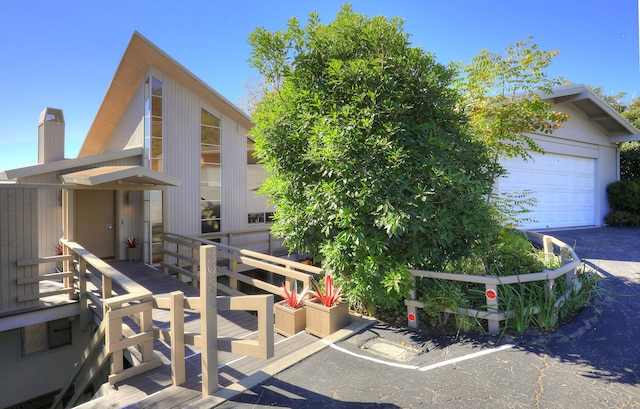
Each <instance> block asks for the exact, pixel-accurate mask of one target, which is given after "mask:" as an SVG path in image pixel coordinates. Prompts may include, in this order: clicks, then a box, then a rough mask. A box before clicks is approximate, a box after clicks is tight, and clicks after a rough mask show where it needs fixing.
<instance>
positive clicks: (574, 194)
mask: <svg viewBox="0 0 640 409" xmlns="http://www.w3.org/2000/svg"><path fill="white" fill-rule="evenodd" d="M532 156H533V158H532V159H529V160H528V161H527V162H525V161H523V160H522V159H519V158H518V159H510V160H507V161H505V162H504V163H503V166H504V167H505V168H506V169H507V171H508V172H509V174H508V175H507V176H506V177H502V178H500V179H499V181H498V189H499V190H500V191H501V192H522V191H523V190H530V191H531V192H532V194H531V196H533V197H535V198H536V199H537V205H536V207H535V208H533V209H532V210H533V211H532V212H531V213H528V214H527V215H526V216H525V217H528V218H530V219H532V221H530V222H526V223H523V226H522V227H524V228H527V229H540V228H555V227H576V226H592V225H594V224H595V194H594V192H595V159H590V158H580V157H575V156H567V155H557V154H551V153H546V154H544V155H541V154H533V155H532Z"/></svg>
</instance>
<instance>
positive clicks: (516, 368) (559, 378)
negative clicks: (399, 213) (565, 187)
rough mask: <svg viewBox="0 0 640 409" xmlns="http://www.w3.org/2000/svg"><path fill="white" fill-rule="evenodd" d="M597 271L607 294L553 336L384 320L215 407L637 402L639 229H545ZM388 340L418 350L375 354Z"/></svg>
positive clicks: (604, 404)
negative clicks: (452, 331)
mask: <svg viewBox="0 0 640 409" xmlns="http://www.w3.org/2000/svg"><path fill="white" fill-rule="evenodd" d="M548 234H551V235H553V236H555V237H557V238H559V239H560V240H562V241H564V242H565V243H567V244H570V245H572V246H574V248H575V250H576V253H577V254H578V255H579V256H580V257H581V258H583V259H585V262H586V263H587V265H589V266H591V267H592V268H594V269H597V270H598V271H599V272H600V273H601V274H602V275H603V276H604V277H606V279H605V280H604V281H603V289H604V293H603V294H604V297H603V298H602V299H601V300H600V301H599V303H598V305H597V306H594V307H587V308H585V309H584V310H583V311H582V313H581V314H580V315H579V316H578V317H576V318H575V319H574V320H573V321H572V322H571V323H568V324H565V325H563V326H562V328H561V329H560V330H559V331H558V332H556V333H554V334H550V335H536V334H528V335H522V336H504V337H502V338H499V339H498V338H496V337H491V336H482V335H476V336H459V337H456V336H449V337H434V336H429V335H426V334H422V333H417V332H413V331H408V330H404V329H399V328H390V327H386V326H384V325H382V324H378V325H375V326H373V327H370V328H368V329H366V330H364V331H362V332H360V333H358V334H356V335H354V336H352V337H350V338H348V339H345V340H343V341H340V342H338V343H335V344H331V345H329V346H328V347H327V348H325V349H323V350H321V351H320V352H318V353H316V354H314V355H311V356H309V357H308V358H306V359H304V360H301V361H300V362H298V363H296V364H294V365H292V366H290V367H289V368H287V369H286V370H284V371H282V372H280V373H278V374H276V375H275V376H273V377H271V378H269V379H267V380H266V381H264V382H262V383H261V384H259V385H257V386H254V387H253V388H251V389H248V390H246V391H245V392H243V393H241V394H239V395H237V396H236V397H234V398H232V399H230V400H228V401H226V402H224V403H223V404H221V405H220V406H219V407H221V408H263V407H278V408H424V407H438V408H487V407H491V408H581V409H582V408H622V407H639V408H640V348H639V347H640V324H639V319H638V311H640V229H638V228H613V227H605V228H596V229H576V230H564V231H554V232H548ZM376 339H378V340H392V341H393V342H394V344H395V345H398V343H400V344H402V343H404V344H403V345H406V346H407V347H411V348H413V349H414V350H419V351H421V352H420V353H418V354H416V355H415V356H411V355H409V356H404V357H400V356H399V355H393V354H386V355H385V354H380V353H376V351H374V350H372V349H371V348H366V347H363V345H365V344H366V343H367V342H371V340H376Z"/></svg>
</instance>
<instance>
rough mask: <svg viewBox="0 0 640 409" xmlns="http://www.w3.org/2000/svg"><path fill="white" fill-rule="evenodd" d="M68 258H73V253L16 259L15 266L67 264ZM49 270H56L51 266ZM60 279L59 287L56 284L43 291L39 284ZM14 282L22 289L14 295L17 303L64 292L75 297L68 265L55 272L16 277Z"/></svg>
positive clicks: (37, 299)
mask: <svg viewBox="0 0 640 409" xmlns="http://www.w3.org/2000/svg"><path fill="white" fill-rule="evenodd" d="M70 260H73V255H70V254H66V255H64V254H63V255H58V256H48V257H41V258H34V259H28V260H17V261H16V267H29V266H36V265H40V264H51V265H63V264H64V265H68V262H69V261H70ZM51 271H56V268H54V267H52V268H51ZM60 280H62V286H61V287H60V286H56V287H52V288H50V289H48V290H44V291H43V289H42V288H41V287H40V285H39V284H40V283H41V282H43V281H56V282H57V281H60ZM16 284H17V286H18V287H19V288H22V290H20V291H18V293H19V294H20V295H18V296H17V297H16V302H17V303H19V304H20V303H24V302H27V301H39V300H40V299H41V298H45V297H51V296H54V295H64V294H66V295H68V296H69V299H73V298H74V297H75V290H74V288H73V272H71V271H70V270H69V268H68V267H67V268H66V269H65V268H64V267H62V268H60V269H58V271H56V272H55V273H49V274H41V275H36V276H32V277H19V278H17V279H16ZM33 284H38V285H33Z"/></svg>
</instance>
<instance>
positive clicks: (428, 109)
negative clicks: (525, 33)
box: [249, 6, 496, 308]
mask: <svg viewBox="0 0 640 409" xmlns="http://www.w3.org/2000/svg"><path fill="white" fill-rule="evenodd" d="M249 42H250V44H251V45H252V47H253V53H252V58H251V60H250V63H251V64H252V65H253V66H254V67H256V68H257V69H258V70H259V72H260V73H261V74H262V75H263V76H264V78H265V80H266V82H267V83H268V84H269V90H270V92H268V93H267V94H266V95H265V97H264V99H263V100H262V102H261V104H260V105H259V106H258V108H257V110H256V112H255V114H254V122H255V124H256V125H255V127H254V128H253V130H252V131H251V134H252V136H253V138H254V139H255V143H256V152H257V154H258V156H259V158H260V159H261V161H262V163H263V164H264V165H265V167H266V169H267V171H268V173H269V175H270V176H269V178H268V179H267V181H266V182H265V184H264V186H263V187H262V192H263V193H265V194H266V195H267V196H268V197H270V199H271V200H272V202H273V203H274V204H275V207H276V214H275V224H274V227H273V229H272V230H273V232H274V233H275V234H277V235H279V236H281V237H284V238H285V239H286V243H287V244H288V245H289V246H290V247H291V248H294V247H296V248H299V249H301V250H303V251H308V252H310V253H311V254H312V255H313V256H314V258H317V259H321V260H322V263H323V266H324V267H325V268H326V269H327V270H328V271H329V272H331V273H333V274H334V275H336V276H337V278H338V279H339V280H340V281H341V282H342V283H343V284H344V287H345V288H346V291H347V295H348V296H349V299H350V301H351V302H352V304H353V305H355V306H358V307H366V308H368V307H371V306H378V307H380V306H383V307H388V306H392V305H395V304H397V303H398V302H400V300H401V299H402V298H404V297H405V295H406V293H407V291H408V289H409V287H410V280H409V274H408V272H407V267H416V268H439V267H440V266H442V265H443V263H445V261H446V260H448V259H450V258H456V257H460V256H463V255H466V254H468V252H469V250H470V249H471V248H473V247H474V246H476V245H478V244H479V243H482V240H483V237H486V236H487V233H488V232H489V231H492V230H493V225H492V219H491V215H490V212H489V211H488V209H487V205H486V203H485V200H484V197H485V196H486V195H487V194H489V192H490V189H491V186H492V175H494V174H495V171H496V170H495V168H494V164H493V162H492V161H491V160H490V157H489V155H488V151H487V149H486V147H485V145H484V144H483V143H480V142H478V141H477V140H474V139H473V138H472V137H471V136H470V129H469V127H468V125H467V121H466V117H465V116H464V114H463V113H462V112H460V111H459V109H457V107H458V106H459V105H460V100H459V94H458V93H457V92H456V91H455V90H454V88H453V87H452V81H453V80H454V79H455V77H456V72H455V70H453V69H451V68H448V67H446V66H444V65H442V64H439V63H437V62H436V61H435V57H434V56H433V55H432V54H430V53H428V52H425V51H424V50H422V49H421V48H418V47H413V46H412V45H411V43H410V41H409V35H408V34H406V33H404V31H403V21H402V20H400V19H398V18H390V19H389V18H385V17H373V18H367V17H366V16H364V15H361V14H357V13H354V12H353V11H352V10H351V7H350V6H343V7H342V8H341V10H340V12H339V13H338V14H337V16H336V18H335V19H334V21H333V22H331V23H329V24H321V23H320V20H319V18H318V16H317V14H315V13H312V14H311V15H310V16H309V19H308V22H307V23H306V25H305V26H304V27H301V26H300V24H299V22H298V21H297V20H296V19H291V20H289V22H288V25H287V29H286V30H280V31H275V32H269V31H267V30H265V29H263V28H258V29H256V30H255V31H254V32H253V33H252V34H251V36H250V38H249Z"/></svg>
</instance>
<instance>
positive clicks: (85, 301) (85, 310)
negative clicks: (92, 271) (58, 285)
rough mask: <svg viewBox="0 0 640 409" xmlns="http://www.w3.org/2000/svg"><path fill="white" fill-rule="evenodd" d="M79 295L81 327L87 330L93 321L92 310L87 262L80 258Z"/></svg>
mask: <svg viewBox="0 0 640 409" xmlns="http://www.w3.org/2000/svg"><path fill="white" fill-rule="evenodd" d="M78 297H79V303H80V329H81V330H82V331H86V330H88V329H89V323H90V322H91V316H92V313H91V310H89V297H88V295H87V262H86V261H85V260H84V259H83V258H80V259H79V260H78Z"/></svg>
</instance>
